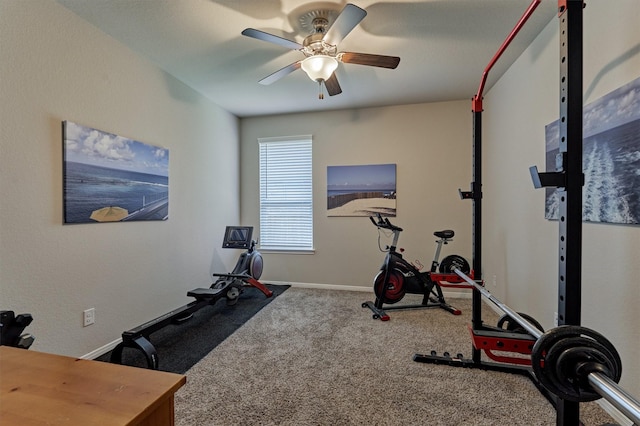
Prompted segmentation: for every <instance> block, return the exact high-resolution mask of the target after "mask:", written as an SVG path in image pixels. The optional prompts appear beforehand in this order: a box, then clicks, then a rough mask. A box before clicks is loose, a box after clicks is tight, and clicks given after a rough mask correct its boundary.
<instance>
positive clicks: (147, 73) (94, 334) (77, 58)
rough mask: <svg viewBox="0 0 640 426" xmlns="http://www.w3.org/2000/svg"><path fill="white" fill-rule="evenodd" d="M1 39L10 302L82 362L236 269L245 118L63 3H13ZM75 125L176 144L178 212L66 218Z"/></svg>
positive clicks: (173, 205)
mask: <svg viewBox="0 0 640 426" xmlns="http://www.w3.org/2000/svg"><path fill="white" fill-rule="evenodd" d="M0 43H1V49H0V55H1V60H0V70H1V73H0V74H1V75H2V78H1V79H0V94H1V96H0V98H1V99H2V102H1V103H0V120H1V125H0V132H1V134H0V143H1V157H0V174H1V178H0V194H1V195H0V225H1V226H0V236H1V239H0V298H1V300H0V309H8V310H14V311H16V313H24V312H28V313H31V314H32V315H33V317H34V321H33V324H32V325H31V326H29V328H28V330H27V331H29V332H31V333H33V334H34V335H35V336H36V341H35V343H34V345H33V349H35V350H41V351H45V352H52V353H58V354H67V355H73V356H81V355H84V354H86V353H88V352H90V351H93V350H95V349H96V348H99V347H101V346H102V345H105V344H107V343H109V342H112V341H114V340H116V339H118V338H119V337H120V334H121V333H122V332H123V331H125V330H128V329H130V328H132V327H134V326H136V325H138V324H141V323H142V322H144V321H147V320H149V319H152V318H154V317H156V316H159V315H161V314H163V313H165V312H167V311H168V310H170V309H174V308H177V307H178V306H181V305H183V304H186V303H187V302H188V301H189V300H190V299H189V298H187V297H186V291H187V290H190V289H192V288H196V287H201V286H209V285H210V284H211V277H210V273H211V272H213V271H227V270H230V269H231V268H232V267H233V264H234V262H235V257H236V255H237V253H233V251H231V250H222V249H221V248H220V247H221V244H222V237H223V233H224V227H225V225H231V224H237V223H238V221H239V200H238V192H239V183H238V176H239V171H238V167H239V163H238V153H239V150H238V121H237V119H236V118H235V117H234V116H233V115H231V114H229V113H227V112H225V111H224V110H222V109H221V108H219V107H217V106H216V105H214V104H213V103H211V102H210V101H208V100H205V99H204V98H203V97H201V96H199V95H198V94H196V93H195V92H193V91H192V90H190V89H189V88H187V87H186V86H185V85H183V84H182V83H180V82H178V81H177V80H175V79H173V78H172V77H170V76H168V75H167V74H166V73H164V72H161V71H160V70H159V69H158V68H157V67H155V66H154V65H152V64H151V63H149V62H147V61H145V60H143V59H141V58H140V57H139V56H138V55H136V54H134V53H133V52H131V51H130V50H128V49H127V48H125V47H123V46H122V45H120V44H119V43H118V42H116V41H115V40H114V39H112V38H111V37H109V36H107V35H105V34H104V33H101V32H100V31H98V30H97V29H95V28H94V27H92V26H90V25H89V24H87V23H86V22H85V21H83V20H82V19H80V18H79V17H77V16H76V15H74V14H72V13H71V12H69V11H68V10H67V9H65V8H63V7H62V6H60V5H59V4H57V3H55V2H53V1H51V0H30V1H14V0H0ZM63 120H71V121H74V122H77V123H80V124H83V125H87V126H90V127H94V128H97V129H100V130H104V131H108V132H111V133H116V134H119V135H122V136H126V137H129V138H132V139H136V140H139V141H141V142H144V143H148V144H152V145H158V146H163V147H166V148H168V149H169V152H170V176H169V182H170V205H169V207H170V209H169V220H168V221H165V222H133V223H109V224H86V225H63V224H62V222H63V217H62V211H63V209H62V195H63V193H62V132H61V122H62V121H63ZM89 307H95V309H96V324H95V325H92V326H90V327H86V328H83V327H82V311H83V310H84V309H87V308H89Z"/></svg>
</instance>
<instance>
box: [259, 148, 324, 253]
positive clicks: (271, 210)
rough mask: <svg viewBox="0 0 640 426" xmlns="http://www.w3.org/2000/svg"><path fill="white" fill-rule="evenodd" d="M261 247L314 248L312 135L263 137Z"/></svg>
mask: <svg viewBox="0 0 640 426" xmlns="http://www.w3.org/2000/svg"><path fill="white" fill-rule="evenodd" d="M258 143H259V145H260V249H261V250H287V251H311V250H313V197H312V185H311V184H312V180H311V176H312V175H311V135H304V136H291V137H280V138H260V139H258Z"/></svg>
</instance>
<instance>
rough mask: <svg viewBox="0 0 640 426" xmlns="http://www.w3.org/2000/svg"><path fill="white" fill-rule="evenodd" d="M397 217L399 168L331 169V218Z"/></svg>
mask: <svg viewBox="0 0 640 426" xmlns="http://www.w3.org/2000/svg"><path fill="white" fill-rule="evenodd" d="M377 214H380V215H382V216H390V217H395V216H396V165H395V164H368V165H357V166H328V167H327V216H375V215H377Z"/></svg>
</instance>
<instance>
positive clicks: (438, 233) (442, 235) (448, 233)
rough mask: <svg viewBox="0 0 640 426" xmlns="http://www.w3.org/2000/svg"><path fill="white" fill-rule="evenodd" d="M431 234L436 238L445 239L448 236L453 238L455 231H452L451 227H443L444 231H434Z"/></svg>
mask: <svg viewBox="0 0 640 426" xmlns="http://www.w3.org/2000/svg"><path fill="white" fill-rule="evenodd" d="M433 235H435V236H436V237H438V238H445V239H447V240H448V239H449V238H453V236H454V235H455V232H453V230H452V229H445V230H444V231H436V232H434V233H433Z"/></svg>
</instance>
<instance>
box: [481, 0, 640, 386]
mask: <svg viewBox="0 0 640 426" xmlns="http://www.w3.org/2000/svg"><path fill="white" fill-rule="evenodd" d="M612 5H613V3H611V2H598V1H591V2H587V7H586V8H585V9H584V82H583V87H584V94H585V96H584V103H585V104H588V103H590V102H593V101H594V100H597V99H599V98H600V97H602V96H603V95H605V94H607V93H609V92H611V91H613V90H615V89H617V88H619V87H620V86H623V85H624V84H626V83H628V82H630V81H632V80H634V79H636V78H638V77H640V73H639V71H638V70H640V49H639V47H638V46H640V33H639V32H638V30H637V23H638V22H640V4H639V3H638V2H637V1H634V0H623V1H616V2H615V7H613V6H612ZM559 70H560V62H559V22H558V20H557V19H554V20H552V22H550V23H549V25H548V26H547V28H546V29H545V30H544V31H543V32H542V33H541V34H540V36H539V37H538V38H537V39H536V41H535V42H534V43H533V44H532V45H531V46H530V47H529V48H528V49H527V50H526V51H525V52H524V54H523V55H522V56H521V57H520V58H519V60H518V61H517V62H516V63H515V64H514V65H513V66H512V67H511V69H510V70H509V71H508V72H507V73H506V74H505V75H504V76H503V77H502V78H501V80H500V81H499V82H498V83H497V84H496V85H495V86H494V87H493V88H492V89H491V91H490V92H489V93H488V95H487V101H486V102H485V112H484V113H483V115H484V117H483V118H484V120H483V123H484V129H485V136H484V141H485V142H486V144H485V150H484V152H485V153H486V154H485V155H484V157H483V158H484V160H485V166H484V170H485V171H486V175H485V180H484V184H485V185H484V187H483V193H484V199H485V203H484V206H485V215H484V217H485V220H486V224H485V226H484V231H485V232H484V236H485V240H484V243H485V245H484V251H483V253H484V256H485V257H484V259H485V263H484V269H485V270H484V274H485V278H487V279H490V278H491V277H493V275H495V276H496V281H497V286H496V288H495V289H493V288H491V290H492V291H494V290H495V291H496V294H498V295H499V297H501V298H502V299H503V300H505V301H506V302H507V303H508V304H509V305H510V306H512V307H513V308H514V309H516V310H519V311H521V312H527V313H529V314H531V315H533V316H534V317H535V318H536V319H538V320H539V321H540V322H541V323H542V324H543V325H544V326H545V327H551V326H552V325H553V318H554V317H553V315H554V312H556V311H557V310H558V308H557V307H558V303H557V299H558V222H556V221H547V220H545V219H544V190H536V189H534V188H533V185H532V183H531V178H530V175H529V170H528V169H529V167H530V166H532V165H537V166H538V169H540V170H543V169H544V167H545V137H544V126H545V125H547V124H549V123H551V122H553V121H555V120H557V119H558V117H559V114H560V113H559V111H560V110H559V87H560V81H559ZM582 231H583V243H582V246H583V252H582V323H583V324H584V325H586V326H588V327H591V328H593V329H595V330H597V331H599V332H601V333H603V334H604V335H605V336H607V337H608V338H609V339H610V340H611V341H612V342H613V343H614V344H615V346H616V348H617V349H618V351H620V353H621V355H622V361H623V366H624V369H623V379H622V383H623V384H624V385H625V387H627V388H628V390H630V391H631V392H632V393H633V394H635V395H640V380H639V379H640V358H638V356H637V354H638V353H639V351H640V332H639V331H638V323H640V315H639V314H638V306H640V283H638V279H637V277H638V275H639V274H640V266H639V265H640V264H639V263H638V253H639V252H640V227H638V226H630V225H611V224H605V223H583V226H582Z"/></svg>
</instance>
